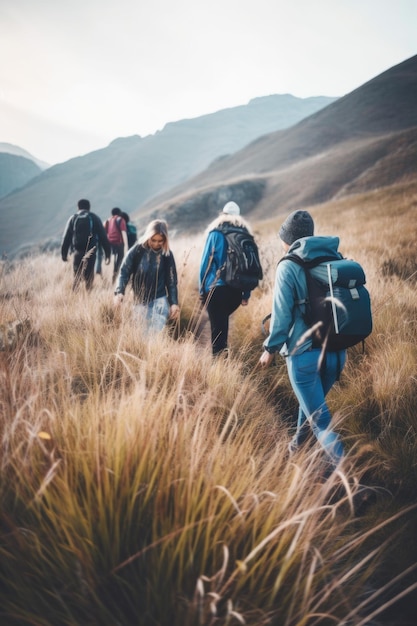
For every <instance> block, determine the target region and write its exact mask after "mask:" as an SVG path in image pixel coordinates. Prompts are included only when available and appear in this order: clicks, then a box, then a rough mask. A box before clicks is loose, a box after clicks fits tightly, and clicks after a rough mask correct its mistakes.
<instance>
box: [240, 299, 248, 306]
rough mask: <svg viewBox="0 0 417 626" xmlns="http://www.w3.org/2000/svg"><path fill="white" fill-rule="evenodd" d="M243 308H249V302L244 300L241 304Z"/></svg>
mask: <svg viewBox="0 0 417 626" xmlns="http://www.w3.org/2000/svg"><path fill="white" fill-rule="evenodd" d="M240 304H241V305H242V306H248V304H249V300H242V302H241V303H240Z"/></svg>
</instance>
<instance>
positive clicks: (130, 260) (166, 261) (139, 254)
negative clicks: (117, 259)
mask: <svg viewBox="0 0 417 626" xmlns="http://www.w3.org/2000/svg"><path fill="white" fill-rule="evenodd" d="M130 277H132V287H133V294H134V299H135V302H137V303H140V304H146V303H148V302H151V301H152V300H155V299H156V298H161V297H162V296H167V297H168V302H169V304H170V305H171V304H178V289H177V270H176V266H175V260H174V255H173V254H172V252H169V254H168V255H167V256H166V255H164V254H162V252H154V251H153V250H152V249H151V248H147V247H145V246H143V245H141V244H139V243H136V244H135V245H134V246H132V248H130V250H129V251H128V253H127V254H126V256H125V258H124V259H123V263H122V265H121V267H120V273H119V277H118V281H117V287H116V290H115V293H116V294H118V293H122V294H124V292H125V289H126V286H127V284H128V282H129V279H130Z"/></svg>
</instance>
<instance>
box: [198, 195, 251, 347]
mask: <svg viewBox="0 0 417 626" xmlns="http://www.w3.org/2000/svg"><path fill="white" fill-rule="evenodd" d="M226 223H227V224H231V225H232V226H240V227H244V228H246V229H247V230H248V231H249V232H251V230H250V227H249V225H248V224H247V222H246V221H245V220H244V219H243V218H242V217H241V215H240V207H239V205H238V204H236V202H232V201H230V202H227V203H226V204H225V206H224V207H223V211H222V212H221V214H220V215H219V216H218V217H217V218H216V219H215V220H214V221H213V222H211V224H210V225H209V226H208V228H207V230H206V233H207V238H206V242H205V246H204V250H203V254H202V257H201V263H200V279H199V291H200V300H201V302H202V303H203V304H204V306H205V307H207V313H208V316H209V320H210V326H211V344H212V352H213V355H214V356H217V355H220V354H222V355H224V356H227V354H228V349H227V339H228V333H229V317H230V315H231V314H232V313H233V312H234V311H236V309H237V308H238V307H239V306H240V305H242V306H246V305H247V304H248V301H249V298H250V291H247V292H242V291H241V290H240V289H235V288H234V287H230V286H228V285H226V284H225V281H224V280H223V278H222V277H221V275H220V274H221V268H222V267H223V266H224V264H225V261H226V246H227V244H226V239H225V237H224V235H223V234H222V233H221V232H220V230H217V229H218V228H219V227H220V226H222V225H223V224H226Z"/></svg>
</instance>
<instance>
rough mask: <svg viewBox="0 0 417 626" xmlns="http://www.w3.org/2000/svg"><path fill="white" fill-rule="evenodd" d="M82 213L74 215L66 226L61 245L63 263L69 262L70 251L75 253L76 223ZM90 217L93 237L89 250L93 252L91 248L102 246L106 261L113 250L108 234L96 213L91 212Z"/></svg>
mask: <svg viewBox="0 0 417 626" xmlns="http://www.w3.org/2000/svg"><path fill="white" fill-rule="evenodd" d="M82 212H83V211H78V212H77V213H74V215H71V217H70V218H69V220H68V222H67V224H66V226H65V230H64V234H63V236H62V245H61V257H62V260H63V261H66V260H67V257H68V252H69V250H71V252H73V251H74V245H73V236H74V222H75V218H76V217H77V215H80V213H82ZM89 215H90V218H91V219H92V237H91V240H90V243H89V245H88V249H89V250H91V248H93V247H94V246H96V248H97V246H101V247H102V248H103V250H104V255H105V257H106V259H109V258H110V255H111V248H110V243H109V240H108V239H107V234H106V231H105V229H104V226H103V222H102V221H101V219H100V218H99V217H98V215H96V214H95V213H91V211H89Z"/></svg>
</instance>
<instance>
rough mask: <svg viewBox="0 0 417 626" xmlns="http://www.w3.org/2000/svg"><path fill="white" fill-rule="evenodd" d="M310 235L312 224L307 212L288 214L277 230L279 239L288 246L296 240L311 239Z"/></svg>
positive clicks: (312, 232)
mask: <svg viewBox="0 0 417 626" xmlns="http://www.w3.org/2000/svg"><path fill="white" fill-rule="evenodd" d="M311 235H314V222H313V218H312V217H311V215H310V213H308V211H294V212H293V213H290V215H289V216H288V217H287V219H286V220H285V222H284V223H283V225H282V226H281V228H280V229H279V236H280V238H281V239H282V241H284V242H285V243H287V244H288V245H289V246H291V245H292V244H293V243H294V241H297V239H300V238H301V237H311Z"/></svg>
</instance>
